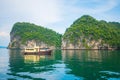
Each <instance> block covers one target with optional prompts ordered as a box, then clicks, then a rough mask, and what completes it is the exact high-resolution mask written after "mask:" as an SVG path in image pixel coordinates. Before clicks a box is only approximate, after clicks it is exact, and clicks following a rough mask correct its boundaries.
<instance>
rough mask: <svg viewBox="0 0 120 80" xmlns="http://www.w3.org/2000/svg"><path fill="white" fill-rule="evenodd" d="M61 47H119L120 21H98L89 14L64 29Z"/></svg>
mask: <svg viewBox="0 0 120 80" xmlns="http://www.w3.org/2000/svg"><path fill="white" fill-rule="evenodd" d="M61 48H62V49H120V23H117V25H116V23H112V24H111V23H107V22H106V21H98V20H96V19H94V18H93V17H91V16H89V15H84V16H82V17H81V18H79V19H77V20H76V21H75V22H73V24H72V25H71V26H70V27H69V28H68V29H66V31H65V34H64V35H63V38H62V46H61Z"/></svg>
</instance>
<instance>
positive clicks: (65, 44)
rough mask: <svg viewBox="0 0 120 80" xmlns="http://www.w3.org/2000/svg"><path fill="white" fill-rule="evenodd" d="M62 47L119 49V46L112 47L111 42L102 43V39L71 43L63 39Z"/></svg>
mask: <svg viewBox="0 0 120 80" xmlns="http://www.w3.org/2000/svg"><path fill="white" fill-rule="evenodd" d="M61 47H62V49H96V50H101V49H110V50H112V49H117V47H111V46H109V44H102V41H101V40H99V41H95V40H92V41H88V40H87V39H86V42H84V43H83V42H80V41H79V42H77V44H74V43H70V41H69V40H63V41H62V46H61Z"/></svg>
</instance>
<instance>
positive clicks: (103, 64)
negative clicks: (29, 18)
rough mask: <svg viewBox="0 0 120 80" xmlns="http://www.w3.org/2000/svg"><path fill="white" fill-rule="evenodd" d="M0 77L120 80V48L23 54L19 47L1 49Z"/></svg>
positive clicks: (17, 79) (3, 79)
mask: <svg viewBox="0 0 120 80" xmlns="http://www.w3.org/2000/svg"><path fill="white" fill-rule="evenodd" d="M0 80H120V51H107V50H101V51H98V50H54V51H53V52H52V54H51V55H23V54H22V53H21V51H20V50H9V49H4V48H0Z"/></svg>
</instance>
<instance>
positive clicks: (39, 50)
mask: <svg viewBox="0 0 120 80" xmlns="http://www.w3.org/2000/svg"><path fill="white" fill-rule="evenodd" d="M23 52H24V54H47V55H48V54H51V52H52V49H49V48H39V47H26V48H25V49H24V51H23Z"/></svg>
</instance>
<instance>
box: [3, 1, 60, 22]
mask: <svg viewBox="0 0 120 80" xmlns="http://www.w3.org/2000/svg"><path fill="white" fill-rule="evenodd" d="M3 2H4V3H5V4H6V5H5V6H4V8H5V7H6V8H5V9H6V10H4V11H5V12H6V13H7V14H8V13H9V15H10V17H13V18H16V19H18V18H22V20H23V21H30V22H33V23H37V24H50V23H55V22H58V21H60V20H61V14H60V9H59V5H58V4H59V2H58V1H57V0H5V1H3Z"/></svg>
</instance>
